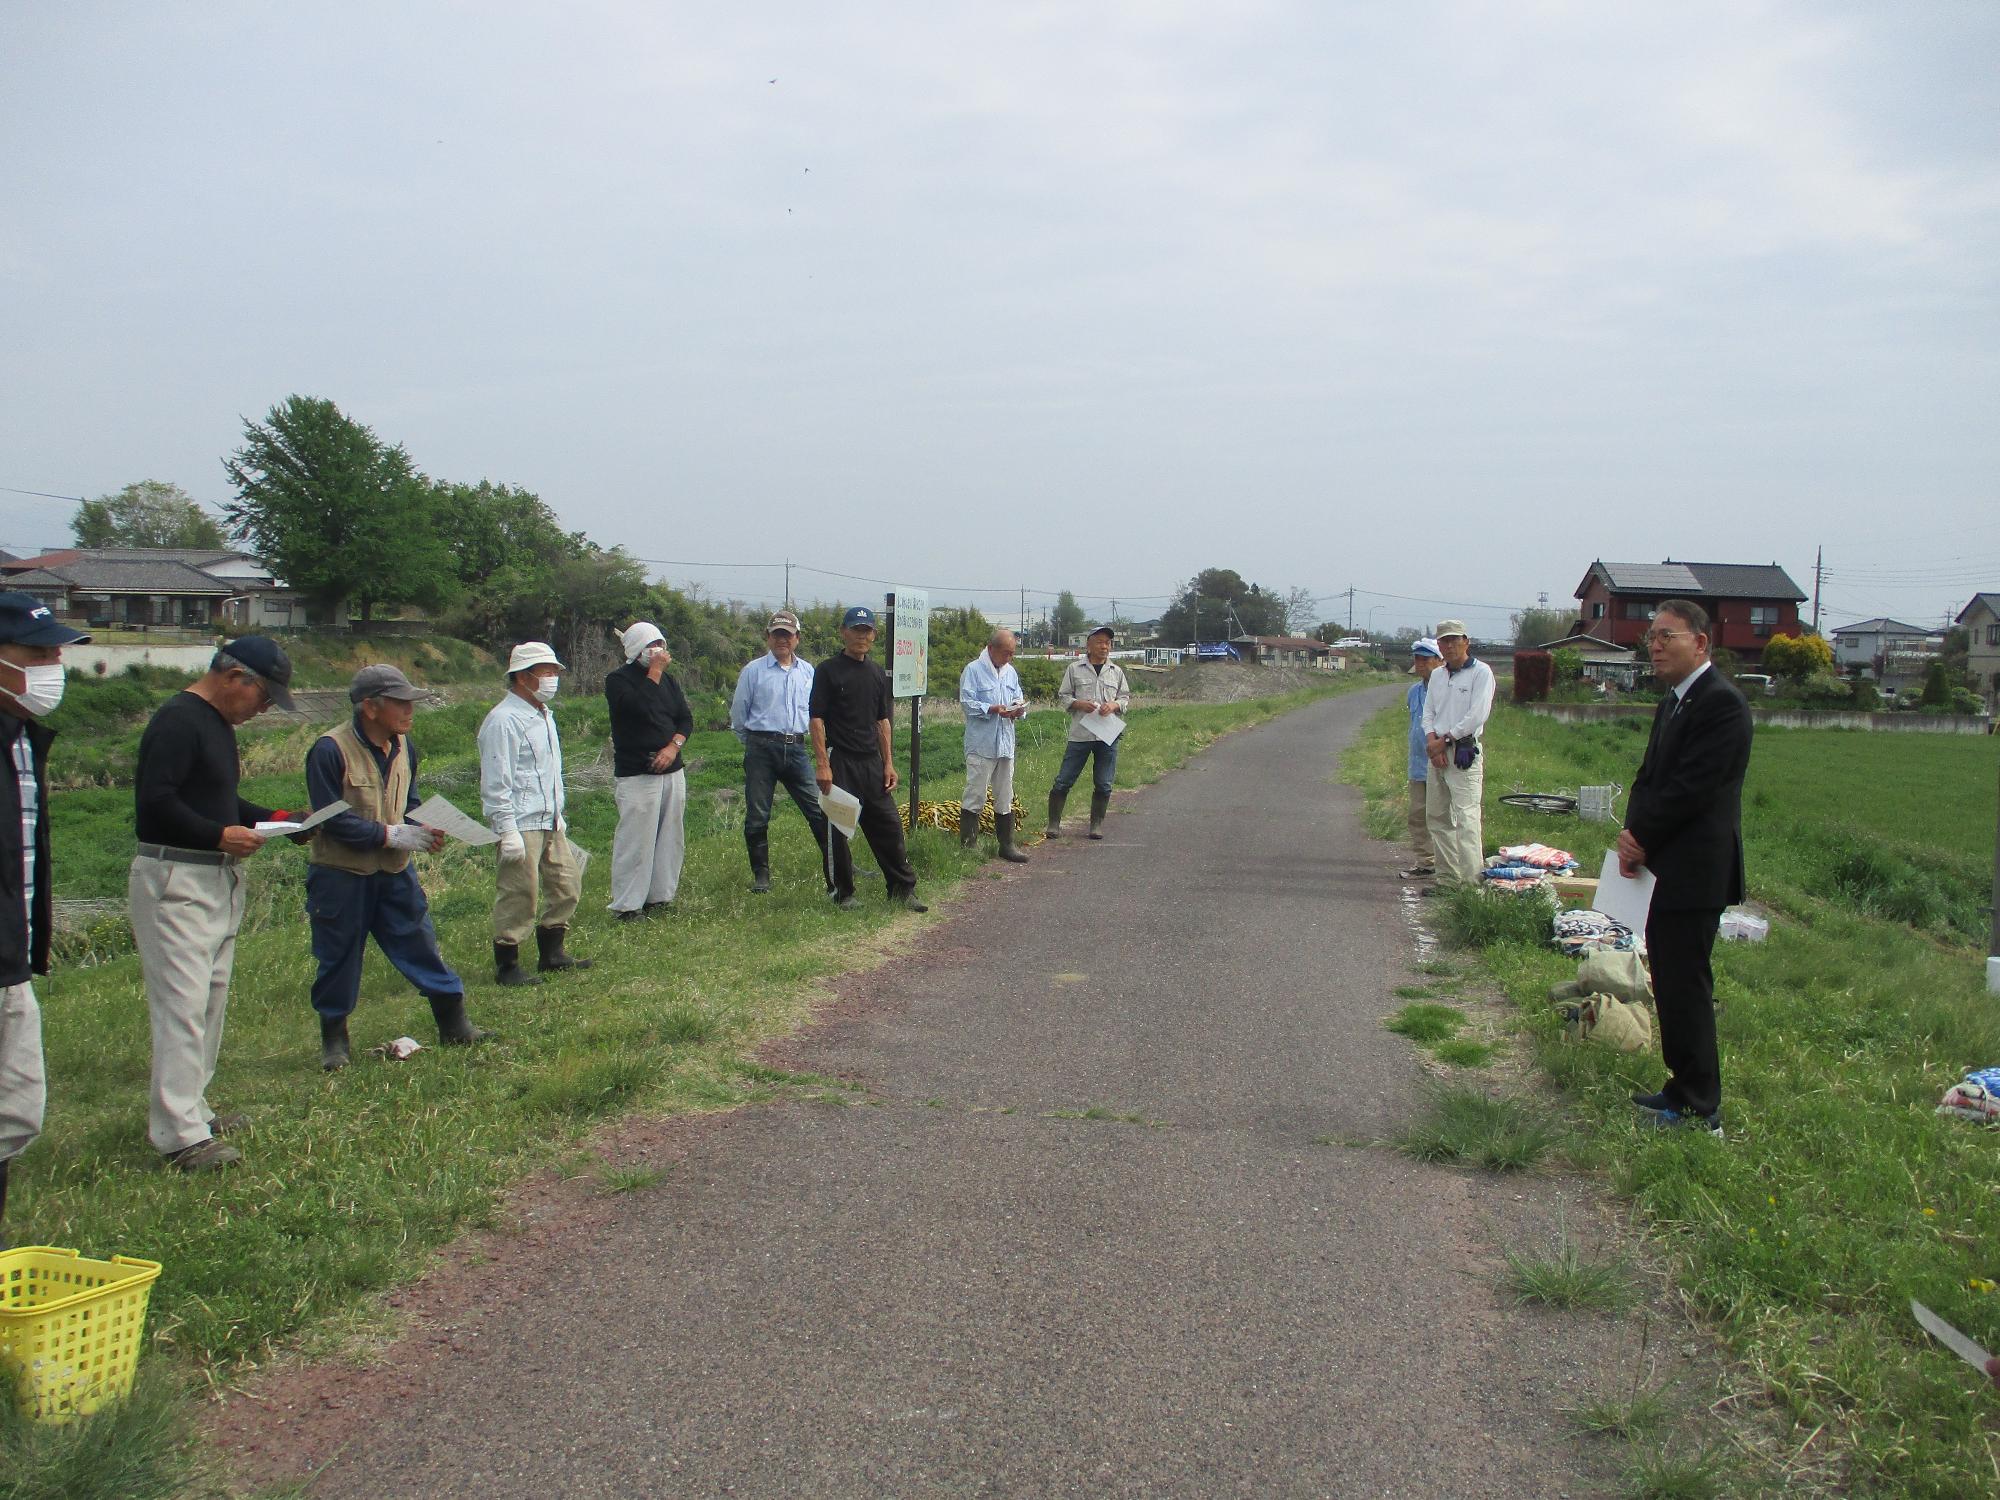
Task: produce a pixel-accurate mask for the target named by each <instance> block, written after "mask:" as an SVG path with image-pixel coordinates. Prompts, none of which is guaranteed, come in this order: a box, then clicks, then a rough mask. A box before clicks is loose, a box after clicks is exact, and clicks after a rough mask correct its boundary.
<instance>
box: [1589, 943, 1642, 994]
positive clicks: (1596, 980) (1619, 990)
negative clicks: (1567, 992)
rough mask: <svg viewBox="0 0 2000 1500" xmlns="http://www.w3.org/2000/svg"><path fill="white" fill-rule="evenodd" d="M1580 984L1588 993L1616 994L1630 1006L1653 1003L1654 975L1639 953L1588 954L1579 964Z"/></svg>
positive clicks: (1611, 952) (1609, 952)
mask: <svg viewBox="0 0 2000 1500" xmlns="http://www.w3.org/2000/svg"><path fill="white" fill-rule="evenodd" d="M1576 982H1577V984H1578V985H1579V986H1581V987H1582V989H1583V990H1584V991H1585V992H1586V993H1588V994H1592V995H1616V996H1617V997H1618V998H1619V999H1620V1000H1623V1001H1624V1002H1625V1003H1626V1004H1627V1005H1639V1004H1645V1005H1651V1004H1652V1003H1653V976H1652V975H1651V974H1649V973H1647V972H1646V961H1645V960H1644V959H1643V958H1641V957H1640V956H1639V955H1638V954H1636V953H1619V952H1613V951H1608V950H1599V951H1597V952H1593V953H1586V954H1585V955H1584V956H1583V962H1582V963H1580V964H1578V965H1577V970H1576Z"/></svg>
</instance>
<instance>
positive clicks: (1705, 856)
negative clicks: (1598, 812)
mask: <svg viewBox="0 0 2000 1500" xmlns="http://www.w3.org/2000/svg"><path fill="white" fill-rule="evenodd" d="M1646 647H1647V650H1648V652H1649V653H1650V655H1651V657H1652V662H1653V675H1654V676H1655V677H1656V678H1658V679H1659V681H1660V683H1661V685H1662V686H1664V687H1667V688H1669V689H1671V691H1670V692H1669V693H1668V694H1667V695H1666V697H1664V698H1662V699H1661V700H1660V706H1659V709H1658V710H1657V711H1656V712H1655V713H1654V715H1653V733H1652V737H1651V738H1650V739H1649V740H1648V741H1647V742H1646V757H1645V759H1644V760H1642V761H1641V762H1640V763H1639V774H1638V776H1637V778H1635V779H1634V781H1633V782H1632V795H1631V797H1630V798H1629V799H1628V800H1627V802H1626V811H1625V827H1624V828H1623V829H1621V830H1620V831H1619V834H1618V868H1619V869H1620V870H1621V871H1622V872H1623V873H1624V874H1626V875H1627V876H1632V875H1636V874H1638V873H1639V871H1640V870H1641V869H1642V868H1643V869H1647V870H1651V871H1652V872H1653V876H1654V879H1655V882H1656V883H1655V884H1654V886H1653V902H1652V906H1651V908H1650V909H1649V910H1648V912H1647V914H1646V952H1647V955H1648V957H1650V958H1651V960H1652V965H1653V1002H1654V1005H1655V1006H1656V1007H1657V1008H1658V1010H1659V1013H1660V1055H1661V1057H1662V1058H1664V1059H1665V1061H1666V1064H1667V1072H1668V1075H1669V1076H1668V1078H1667V1081H1666V1084H1665V1086H1664V1087H1663V1088H1661V1090H1660V1091H1659V1092H1658V1093H1657V1094H1634V1095H1633V1096H1632V1102H1633V1103H1634V1104H1636V1105H1637V1106H1638V1107H1639V1109H1640V1110H1641V1111H1642V1112H1643V1113H1644V1114H1645V1116H1646V1117H1647V1119H1648V1120H1649V1121H1651V1122H1652V1123H1654V1124H1656V1125H1660V1126H1663V1127H1672V1126H1689V1127H1692V1128H1696V1129H1700V1130H1705V1131H1707V1132H1708V1133H1709V1134H1711V1135H1716V1136H1719V1135H1721V1134H1722V1067H1721V1062H1720V1059H1719V1058H1718V1056H1717V1053H1716V1046H1715V976H1714V973H1713V971H1712V970H1711V969H1710V967H1709V962H1710V959H1711V957H1712V956H1713V954H1714V952H1715V934H1716V930H1717V929H1718V928H1719V927H1720V926H1721V923H1722V909H1723V908H1724V907H1725V906H1728V905H1729V904H1730V903H1731V902H1734V901H1741V900H1742V899H1743V773H1744V771H1745V770H1746V769H1747V768H1748V767H1749V764H1750V705H1749V704H1747V703H1745V702H1744V701H1743V695H1742V693H1740V692H1738V691H1737V690H1736V685H1735V684H1734V683H1732V682H1729V681H1727V680H1726V679H1725V678H1724V677H1723V676H1722V674H1721V673H1719V672H1716V671H1714V670H1713V669H1712V665H1711V663H1710V661H1709V656H1708V652H1709V639H1708V612H1707V611H1706V610H1704V609H1703V608H1702V607H1701V606H1700V605H1699V604H1694V603H1691V602H1690V601H1688V600H1686V599H1668V600H1666V601H1664V602H1663V603H1662V604H1661V605H1660V606H1659V607H1658V608H1657V609H1656V610H1655V611H1654V613H1653V626H1652V629H1651V631H1650V632H1649V633H1648V634H1647V636H1646Z"/></svg>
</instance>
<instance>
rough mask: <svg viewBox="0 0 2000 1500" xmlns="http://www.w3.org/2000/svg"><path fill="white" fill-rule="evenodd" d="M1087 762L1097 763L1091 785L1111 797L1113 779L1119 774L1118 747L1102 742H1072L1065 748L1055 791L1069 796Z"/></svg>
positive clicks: (1091, 775)
mask: <svg viewBox="0 0 2000 1500" xmlns="http://www.w3.org/2000/svg"><path fill="white" fill-rule="evenodd" d="M1086 760H1094V761H1095V762H1096V764H1095V765H1093V766H1092V767H1091V770H1090V781H1091V785H1092V786H1094V787H1095V788H1096V789H1097V790H1098V791H1100V792H1102V793H1104V795H1105V796H1107V797H1108V796H1110V795H1111V779H1112V778H1113V777H1114V776H1116V775H1117V774H1118V746H1117V744H1116V743H1115V742H1114V743H1112V744H1109V745H1107V744H1105V743H1104V741H1102V740H1071V741H1069V742H1068V743H1067V744H1065V745H1064V746H1063V758H1062V769H1061V770H1059V771H1057V772H1056V784H1055V788H1054V789H1055V790H1056V791H1058V792H1061V793H1063V794H1064V795H1065V796H1067V795H1068V794H1069V789H1070V788H1071V787H1073V786H1075V785H1076V779H1077V777H1079V776H1081V775H1082V774H1083V763H1084V762H1085V761H1086Z"/></svg>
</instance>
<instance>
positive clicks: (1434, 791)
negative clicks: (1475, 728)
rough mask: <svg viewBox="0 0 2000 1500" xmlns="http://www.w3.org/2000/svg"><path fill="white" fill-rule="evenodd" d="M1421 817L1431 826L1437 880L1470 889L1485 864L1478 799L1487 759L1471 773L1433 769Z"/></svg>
mask: <svg viewBox="0 0 2000 1500" xmlns="http://www.w3.org/2000/svg"><path fill="white" fill-rule="evenodd" d="M1424 785H1425V787H1427V788H1428V789H1429V790H1428V791H1427V793H1426V795H1425V805H1424V817H1425V821H1426V822H1427V823H1429V825H1430V833H1431V848H1432V849H1433V850H1435V851H1436V855H1437V872H1438V879H1439V881H1441V882H1448V883H1450V884H1452V885H1473V884H1476V883H1477V882H1478V880H1479V867H1480V866H1481V865H1482V864H1484V863H1485V862H1486V849H1485V845H1484V844H1483V843H1482V842H1481V837H1482V830H1481V828H1480V796H1481V794H1482V793H1483V792H1484V790H1485V787H1486V757H1485V756H1484V755H1481V756H1480V757H1479V759H1478V760H1475V761H1474V762H1473V763H1472V769H1471V770H1469V771H1461V770H1459V769H1458V767H1457V766H1451V765H1448V766H1446V767H1444V768H1443V769H1442V770H1440V769H1438V767H1436V766H1432V767H1431V768H1430V772H1429V778H1428V779H1427V780H1426V781H1425V782H1424Z"/></svg>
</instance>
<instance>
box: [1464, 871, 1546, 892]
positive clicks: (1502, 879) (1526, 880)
mask: <svg viewBox="0 0 2000 1500" xmlns="http://www.w3.org/2000/svg"><path fill="white" fill-rule="evenodd" d="M1479 878H1480V879H1481V880H1483V881H1485V882H1486V884H1487V885H1488V886H1490V887H1491V888H1492V889H1494V890H1496V891H1512V892H1514V893H1515V894H1516V895H1518V894H1519V893H1520V892H1522V891H1532V890H1537V889H1539V888H1541V887H1542V886H1545V885H1547V884H1548V883H1549V872H1548V871H1547V870H1537V869H1536V868H1535V867H1534V866H1533V865H1488V866H1487V867H1486V868H1485V869H1483V870H1481V871H1480V872H1479Z"/></svg>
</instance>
